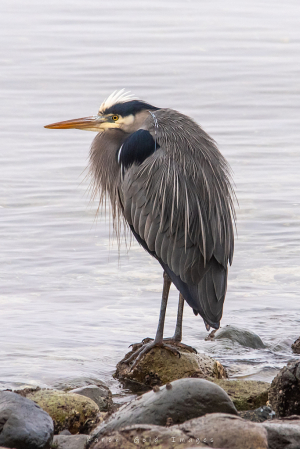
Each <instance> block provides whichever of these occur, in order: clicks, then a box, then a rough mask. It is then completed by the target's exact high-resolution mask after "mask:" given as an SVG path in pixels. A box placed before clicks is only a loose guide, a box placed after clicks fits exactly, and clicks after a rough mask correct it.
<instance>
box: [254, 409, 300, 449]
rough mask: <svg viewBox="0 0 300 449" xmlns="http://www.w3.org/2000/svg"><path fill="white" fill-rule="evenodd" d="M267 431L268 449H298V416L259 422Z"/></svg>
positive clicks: (299, 440) (299, 422) (299, 441)
mask: <svg viewBox="0 0 300 449" xmlns="http://www.w3.org/2000/svg"><path fill="white" fill-rule="evenodd" d="M261 425H262V426H263V427H264V428H265V429H266V430H267V432H268V443H269V449H299V447H300V416H291V417H289V418H284V419H280V420H274V421H265V422H264V423H262V424H261Z"/></svg>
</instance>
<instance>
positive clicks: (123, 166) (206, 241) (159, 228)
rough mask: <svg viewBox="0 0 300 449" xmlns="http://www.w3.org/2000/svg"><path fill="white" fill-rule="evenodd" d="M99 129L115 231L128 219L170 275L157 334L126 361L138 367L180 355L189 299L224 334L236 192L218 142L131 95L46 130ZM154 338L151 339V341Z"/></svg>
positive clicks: (93, 156) (95, 168)
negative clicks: (170, 333)
mask: <svg viewBox="0 0 300 449" xmlns="http://www.w3.org/2000/svg"><path fill="white" fill-rule="evenodd" d="M46 128H51V129H67V128H77V129H83V130H90V131H96V132H97V133H98V134H97V136H96V137H95V139H94V141H93V143H92V146H91V150H90V170H91V173H92V175H93V181H94V188H95V189H96V191H99V192H100V199H102V200H103V199H104V198H105V196H106V195H108V196H109V198H110V201H111V205H112V214H113V219H114V224H115V228H116V229H118V224H119V223H120V220H122V219H125V222H127V224H128V225H129V227H130V229H131V231H132V234H133V235H134V237H135V238H136V240H137V241H138V242H139V243H140V245H142V247H143V248H144V249H145V250H146V251H147V252H148V253H149V254H151V255H152V256H153V257H155V259H156V260H157V261H158V262H159V263H160V264H161V266H162V268H163V270H164V277H163V278H164V283H163V295H162V302H161V310H160V317H159V323H158V328H157V332H156V337H155V338H154V340H153V341H150V342H149V341H147V343H145V344H144V345H143V346H142V347H141V348H139V349H138V350H137V351H136V352H134V353H133V355H132V356H131V357H130V358H129V359H127V362H131V361H133V360H134V359H135V362H134V364H136V362H137V361H138V360H139V359H140V358H141V357H142V355H143V354H145V353H146V352H147V351H149V350H150V349H151V348H153V347H154V346H165V347H166V348H168V349H170V350H171V351H173V352H174V351H175V352H178V351H177V350H176V348H177V347H178V346H185V345H183V344H182V343H181V340H182V314H183V305H184V300H185V301H186V302H187V303H188V304H189V306H190V307H192V309H193V311H194V313H195V315H198V314H200V315H201V316H202V318H203V320H204V323H205V325H206V328H207V330H209V327H210V326H212V327H213V328H215V329H218V328H219V326H220V320H221V317H222V311H223V303H224V299H225V294H226V287H227V269H228V263H230V264H231V262H232V257H233V247H234V231H233V222H234V206H233V195H234V193H233V189H232V185H231V182H230V174H229V168H228V165H227V162H226V160H225V159H224V157H223V156H222V155H221V153H220V152H219V150H218V148H217V146H216V144H215V142H214V140H213V139H212V138H211V137H210V136H209V135H208V134H206V132H205V131H203V129H202V128H201V127H200V126H199V125H198V124H197V123H195V122H194V121H193V120H192V119H191V118H190V117H187V116H186V115H183V114H181V113H179V112H177V111H175V110H172V109H165V108H157V107H154V106H152V105H151V104H148V103H146V102H144V101H139V100H136V99H133V98H132V96H131V95H128V93H125V92H124V90H122V91H119V92H114V93H113V94H111V95H110V96H109V97H108V98H107V100H105V101H104V102H103V103H102V105H101V107H100V109H99V112H98V114H97V115H94V116H91V117H85V118H80V119H76V120H69V121H64V122H59V123H54V124H52V125H48V126H46ZM171 282H173V284H174V285H175V286H176V287H177V289H178V290H179V292H180V294H179V306H178V314H177V323H176V328H175V334H174V337H172V338H169V339H163V329H164V321H165V313H166V307H167V301H168V294H169V289H170V285H171ZM147 340H148V339H147Z"/></svg>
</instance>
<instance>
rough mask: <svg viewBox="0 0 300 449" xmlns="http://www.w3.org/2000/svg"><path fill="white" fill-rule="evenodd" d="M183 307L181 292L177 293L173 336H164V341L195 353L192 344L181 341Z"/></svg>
mask: <svg viewBox="0 0 300 449" xmlns="http://www.w3.org/2000/svg"><path fill="white" fill-rule="evenodd" d="M183 307H184V297H183V296H182V294H181V293H179V301H178V311H177V321H176V327H175V333H174V335H173V337H171V338H164V341H166V342H169V343H170V344H173V345H176V346H178V347H180V348H183V349H187V350H188V351H190V352H195V353H196V354H197V350H196V349H195V348H193V347H192V346H189V345H185V344H184V343H181V340H182V318H183Z"/></svg>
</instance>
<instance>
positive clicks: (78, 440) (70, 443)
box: [52, 435, 88, 449]
mask: <svg viewBox="0 0 300 449" xmlns="http://www.w3.org/2000/svg"><path fill="white" fill-rule="evenodd" d="M87 440H88V435H72V436H67V435H55V437H54V438H53V443H52V448H53V449H85V447H86V443H87Z"/></svg>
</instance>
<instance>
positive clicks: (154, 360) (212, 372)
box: [114, 347, 227, 389]
mask: <svg viewBox="0 0 300 449" xmlns="http://www.w3.org/2000/svg"><path fill="white" fill-rule="evenodd" d="M132 352H133V351H131V352H130V353H128V354H126V356H125V357H124V359H123V360H121V361H120V362H119V363H118V365H117V371H116V373H115V374H114V377H115V378H117V379H120V380H123V381H127V382H128V381H129V382H131V383H135V384H138V385H141V386H142V385H143V386H146V387H147V388H148V389H151V388H152V387H153V386H155V385H158V386H160V385H165V384H167V383H169V382H172V381H173V380H177V379H183V378H186V377H198V378H204V379H207V378H209V377H213V378H217V379H224V378H227V372H226V370H225V368H224V367H223V366H222V365H221V363H220V362H218V361H216V360H214V359H213V358H211V357H209V356H207V355H205V354H196V353H194V352H189V351H188V350H186V349H180V357H179V356H178V355H174V354H173V353H171V352H170V351H168V350H167V349H165V348H160V347H154V348H153V349H152V350H151V351H149V352H148V353H147V354H145V356H144V357H143V358H142V359H141V360H139V362H138V364H137V365H136V367H135V368H134V369H133V370H132V371H131V370H130V366H129V365H128V364H126V363H124V360H126V359H127V358H128V357H129V356H130V355H131V354H132ZM129 387H130V384H129Z"/></svg>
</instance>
